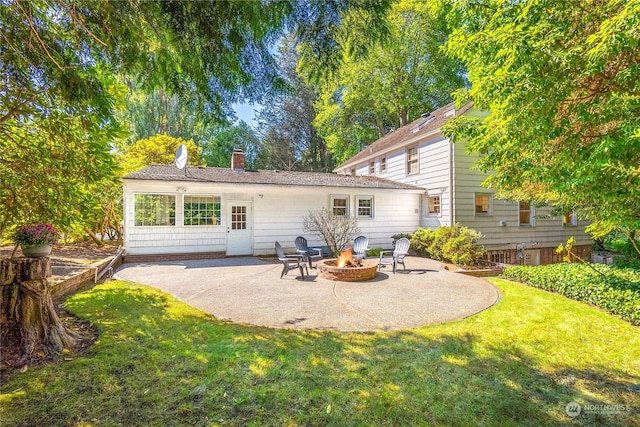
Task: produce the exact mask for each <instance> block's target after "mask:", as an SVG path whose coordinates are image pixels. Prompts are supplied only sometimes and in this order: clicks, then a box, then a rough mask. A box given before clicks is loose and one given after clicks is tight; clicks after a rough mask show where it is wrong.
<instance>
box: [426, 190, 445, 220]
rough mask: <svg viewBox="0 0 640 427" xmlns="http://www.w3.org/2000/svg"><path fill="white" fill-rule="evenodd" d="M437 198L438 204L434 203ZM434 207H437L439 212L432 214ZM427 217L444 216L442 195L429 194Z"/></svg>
mask: <svg viewBox="0 0 640 427" xmlns="http://www.w3.org/2000/svg"><path fill="white" fill-rule="evenodd" d="M436 198H437V199H438V203H434V201H435V200H434V199H436ZM432 207H437V208H438V209H437V212H432V211H431V208H432ZM427 216H436V217H441V216H442V194H427Z"/></svg>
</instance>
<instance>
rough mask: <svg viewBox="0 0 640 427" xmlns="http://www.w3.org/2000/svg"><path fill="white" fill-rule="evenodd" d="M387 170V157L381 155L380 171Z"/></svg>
mask: <svg viewBox="0 0 640 427" xmlns="http://www.w3.org/2000/svg"><path fill="white" fill-rule="evenodd" d="M386 171H387V158H386V157H382V158H381V159H380V172H381V173H382V172H386Z"/></svg>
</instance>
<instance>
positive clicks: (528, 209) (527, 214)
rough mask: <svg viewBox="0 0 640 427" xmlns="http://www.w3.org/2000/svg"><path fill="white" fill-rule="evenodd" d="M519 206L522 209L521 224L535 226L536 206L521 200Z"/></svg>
mask: <svg viewBox="0 0 640 427" xmlns="http://www.w3.org/2000/svg"><path fill="white" fill-rule="evenodd" d="M518 206H519V210H520V225H521V226H525V227H533V214H534V207H533V206H531V205H530V204H529V203H527V202H519V203H518Z"/></svg>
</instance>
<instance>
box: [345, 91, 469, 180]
mask: <svg viewBox="0 0 640 427" xmlns="http://www.w3.org/2000/svg"><path fill="white" fill-rule="evenodd" d="M471 107H472V104H471V102H467V103H466V104H465V105H463V106H462V107H461V108H460V109H456V110H455V115H452V116H449V115H445V113H447V112H449V111H451V110H452V109H453V108H454V103H453V102H452V103H451V104H447V105H445V106H444V107H441V108H439V109H437V110H435V111H432V112H431V113H429V115H428V118H427V119H425V118H424V117H420V118H418V119H416V120H414V121H413V122H411V123H409V124H408V125H405V126H403V127H401V128H399V129H397V130H395V131H393V132H390V133H388V134H386V135H385V136H383V137H382V138H380V139H378V140H377V141H375V142H374V143H372V144H371V145H369V146H368V147H366V148H365V149H363V150H362V151H360V152H359V153H358V154H356V155H355V156H353V157H352V158H350V159H349V160H347V161H346V162H344V163H343V164H341V165H340V166H338V167H337V168H336V169H335V170H339V169H342V168H344V167H345V166H347V165H355V164H357V163H360V162H361V161H363V160H365V159H366V158H368V157H371V156H372V155H375V154H378V153H382V152H385V151H387V150H389V149H391V148H393V147H395V146H397V145H401V144H402V143H403V142H407V141H409V140H412V139H418V138H419V137H420V136H423V135H426V134H428V133H431V132H433V131H434V130H437V129H440V128H441V127H442V125H444V124H445V123H446V122H448V121H449V120H451V119H453V118H454V117H458V116H461V115H462V114H463V113H465V112H467V111H468V110H469V109H470V108H471ZM429 119H430V121H429ZM423 122H424V124H423ZM421 124H422V126H420V125H421ZM414 128H415V129H416V130H415V131H413V132H412V130H413V129H414Z"/></svg>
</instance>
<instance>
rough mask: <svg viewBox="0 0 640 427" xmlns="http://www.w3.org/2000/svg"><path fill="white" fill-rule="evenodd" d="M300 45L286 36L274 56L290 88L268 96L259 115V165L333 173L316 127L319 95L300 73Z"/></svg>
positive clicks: (267, 167) (268, 167)
mask: <svg viewBox="0 0 640 427" xmlns="http://www.w3.org/2000/svg"><path fill="white" fill-rule="evenodd" d="M297 48H298V41H297V40H296V39H295V38H294V37H292V36H288V37H284V38H283V39H282V40H281V42H280V47H279V49H278V54H277V55H276V57H275V58H276V62H277V63H278V65H279V67H280V70H281V73H282V78H283V79H284V80H285V81H286V83H287V84H288V86H289V90H287V91H285V92H281V93H273V94H271V95H269V96H267V102H266V103H265V104H264V106H263V108H262V109H261V110H260V112H259V114H258V121H259V127H258V131H259V133H260V135H261V137H262V147H261V151H260V155H259V156H258V159H259V165H260V167H261V168H264V169H288V170H312V171H319V172H330V171H331V170H332V169H333V162H332V158H331V154H330V153H329V152H328V150H327V147H326V144H325V142H324V139H323V138H322V137H320V135H318V133H317V132H316V129H315V127H314V126H313V120H314V119H315V117H316V112H315V109H314V107H313V103H314V101H315V100H316V94H315V93H314V91H313V89H312V88H310V87H309V86H308V85H307V84H306V83H305V82H304V80H303V79H302V78H301V77H300V76H299V75H298V71H297V64H298V61H299V59H300V55H299V54H298V53H297Z"/></svg>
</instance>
